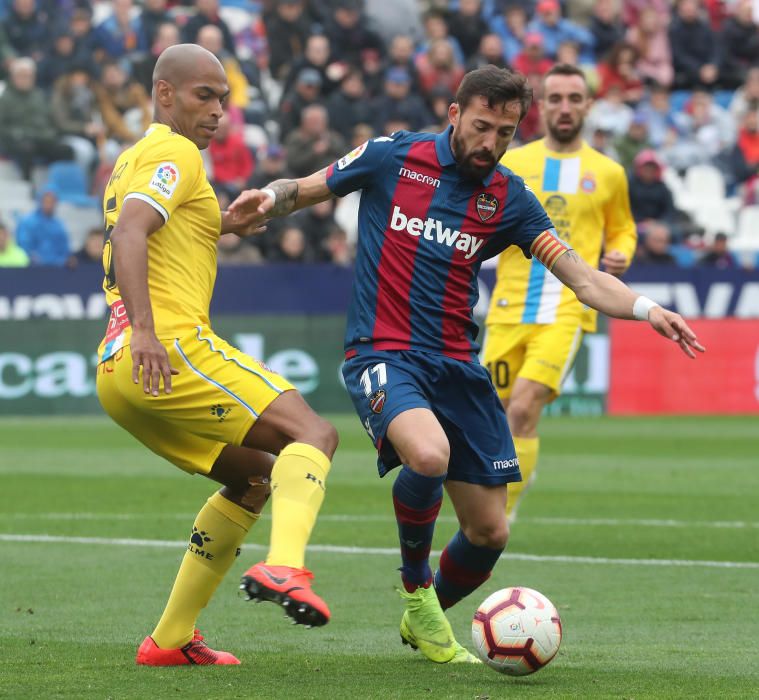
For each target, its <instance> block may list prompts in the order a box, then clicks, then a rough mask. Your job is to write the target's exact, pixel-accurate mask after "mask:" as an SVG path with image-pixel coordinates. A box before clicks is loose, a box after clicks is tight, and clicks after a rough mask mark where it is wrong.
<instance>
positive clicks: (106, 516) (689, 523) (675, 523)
mask: <svg viewBox="0 0 759 700" xmlns="http://www.w3.org/2000/svg"><path fill="white" fill-rule="evenodd" d="M194 517H195V514H194V513H160V514H154V513H150V514H145V513H0V519H7V520H16V519H18V520H21V519H24V520H62V521H63V520H102V521H108V520H146V519H151V518H152V519H163V520H191V519H192V518H194ZM262 517H263V518H264V519H266V518H269V517H270V515H269V514H268V513H264V515H263V516H262ZM319 520H320V521H323V522H353V523H390V522H393V523H394V522H395V517H394V516H392V515H382V514H377V515H362V514H350V513H342V514H341V513H322V514H321V515H319ZM438 521H440V522H444V523H446V522H447V523H452V522H455V521H456V518H455V516H452V515H441V516H440V517H439V518H438ZM519 522H520V523H529V524H533V525H570V526H589V527H597V526H610V527H673V528H678V527H679V528H693V527H701V528H716V529H729V530H741V529H753V528H759V522H754V521H744V520H669V519H660V520H658V519H653V518H649V519H645V518H549V517H546V518H541V517H532V518H530V517H520V518H519Z"/></svg>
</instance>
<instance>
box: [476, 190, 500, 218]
mask: <svg viewBox="0 0 759 700" xmlns="http://www.w3.org/2000/svg"><path fill="white" fill-rule="evenodd" d="M497 211H498V200H497V199H496V198H495V196H494V195H492V194H490V193H489V192H481V193H480V194H478V195H477V213H478V214H479V215H480V219H482V220H483V221H487V220H488V219H492V218H493V216H494V214H495V213H496V212H497Z"/></svg>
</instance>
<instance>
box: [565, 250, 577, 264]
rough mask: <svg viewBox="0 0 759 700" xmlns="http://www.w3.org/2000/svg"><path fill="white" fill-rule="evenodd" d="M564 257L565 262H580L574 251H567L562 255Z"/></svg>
mask: <svg viewBox="0 0 759 700" xmlns="http://www.w3.org/2000/svg"><path fill="white" fill-rule="evenodd" d="M564 257H565V258H566V259H567V260H571V261H572V262H573V263H575V264H577V263H578V262H580V258H579V257H578V255H577V253H575V252H574V250H568V251H567V252H566V253H564Z"/></svg>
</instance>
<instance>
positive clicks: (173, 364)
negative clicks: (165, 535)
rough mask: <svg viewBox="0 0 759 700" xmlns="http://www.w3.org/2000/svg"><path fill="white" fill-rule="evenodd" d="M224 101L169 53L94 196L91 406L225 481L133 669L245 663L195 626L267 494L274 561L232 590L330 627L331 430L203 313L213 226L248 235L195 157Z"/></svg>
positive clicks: (215, 234) (198, 52)
mask: <svg viewBox="0 0 759 700" xmlns="http://www.w3.org/2000/svg"><path fill="white" fill-rule="evenodd" d="M228 94H229V86H228V84H227V80H226V76H225V74H224V70H223V68H222V66H221V64H220V63H219V61H218V60H217V59H216V58H215V57H214V56H213V54H211V53H209V52H208V51H206V50H205V49H202V48H201V47H199V46H196V45H192V44H181V45H178V46H173V47H171V48H169V49H166V51H165V52H164V53H162V54H161V56H160V58H159V59H158V62H157V64H156V67H155V71H154V74H153V101H154V123H153V124H152V125H151V127H150V129H149V130H148V132H147V133H146V135H145V137H144V138H143V139H141V140H140V141H139V142H137V143H136V144H135V145H134V146H133V147H132V148H130V149H128V150H127V151H125V152H124V153H123V154H122V155H121V156H120V157H119V159H118V161H117V162H116V165H115V167H114V171H113V174H112V176H111V179H110V181H109V182H108V185H107V187H106V191H105V196H104V208H105V218H106V243H105V247H104V251H103V264H104V268H105V280H104V283H103V287H104V289H105V293H106V298H107V301H108V305H109V306H110V309H111V314H110V319H109V323H108V327H107V331H106V336H105V338H104V340H103V342H102V343H101V345H100V348H99V350H98V352H99V359H100V364H99V365H98V371H97V391H98V397H99V399H100V402H101V404H102V405H103V408H104V409H105V410H106V412H107V413H108V414H109V415H110V416H111V417H112V418H113V419H114V420H115V421H116V422H117V423H118V424H119V425H121V426H122V427H123V428H125V429H126V430H128V431H129V432H130V433H132V434H133V435H134V436H135V437H136V438H137V439H138V440H140V441H141V442H142V443H144V444H145V445H146V446H147V447H149V448H150V449H151V450H153V451H154V452H155V453H157V454H158V455H160V456H162V457H164V458H165V459H167V460H169V461H170V462H172V463H173V464H175V465H177V466H178V467H180V468H181V469H183V470H185V471H187V472H189V473H191V474H202V475H204V476H206V477H208V478H210V479H212V480H213V481H216V482H218V483H220V484H221V485H222V488H221V489H220V490H219V491H218V492H216V493H215V494H213V495H212V496H211V497H210V498H209V499H208V501H207V502H206V504H205V505H204V506H203V508H202V509H201V511H200V512H199V513H198V515H197V517H196V519H195V522H194V525H193V527H192V532H191V533H190V541H189V545H188V548H187V552H186V553H185V555H184V558H183V560H182V564H181V566H180V569H179V573H178V575H177V578H176V581H175V583H174V588H173V590H172V592H171V595H170V597H169V601H168V604H167V606H166V609H165V611H164V613H163V615H162V617H161V619H160V621H159V622H158V625H157V626H156V628H155V630H154V631H153V633H152V634H151V635H150V636H148V637H146V638H145V640H144V641H143V643H142V645H141V646H140V648H139V650H138V653H137V663H138V664H145V665H151V666H175V665H186V664H202V665H210V664H219V665H228V664H237V663H239V661H238V660H237V659H236V658H235V657H234V656H233V655H232V654H229V653H227V652H221V651H214V650H213V649H210V648H209V647H208V646H207V645H206V643H205V642H204V641H203V637H202V635H200V633H199V632H198V631H197V629H196V628H195V622H196V619H197V617H198V615H199V613H200V611H201V610H202V609H203V608H204V607H205V606H206V604H207V603H208V601H209V600H210V598H211V596H212V594H213V592H214V591H215V589H216V587H217V586H218V584H219V583H220V581H221V580H222V578H223V576H224V575H225V574H226V572H227V571H228V570H229V568H230V567H231V566H232V564H233V563H234V561H235V559H236V556H237V555H238V554H239V551H240V550H239V548H240V545H241V544H242V541H243V539H244V537H245V535H246V534H247V532H248V530H249V528H250V527H251V526H252V525H253V524H254V523H255V522H256V520H257V519H258V518H259V515H260V512H261V508H262V507H263V505H264V503H265V502H266V500H267V498H268V496H269V493H270V490H271V494H272V497H271V500H272V530H271V543H270V549H269V554H268V556H267V558H266V561H265V562H261V563H259V564H256V565H255V566H253V567H251V568H250V569H249V570H248V571H247V572H246V574H245V576H244V577H243V585H242V586H241V587H244V588H245V589H246V590H247V592H248V594H249V596H250V597H253V598H259V599H263V600H272V601H274V602H277V603H279V604H281V605H282V606H283V607H284V608H285V610H286V612H287V613H288V614H289V615H290V616H291V617H292V618H293V619H294V621H295V622H297V623H301V624H307V625H323V624H325V623H326V622H327V621H328V620H329V609H328V608H327V606H326V604H325V603H324V601H323V600H321V598H319V596H317V595H316V594H315V593H314V592H313V591H312V590H311V586H310V580H311V578H312V575H311V573H310V572H309V571H307V570H306V569H305V568H304V553H305V548H306V544H307V541H308V538H309V536H310V533H311V529H312V527H313V524H314V521H315V518H316V515H317V513H318V511H319V507H320V506H321V503H322V500H323V497H324V484H325V481H326V476H327V472H328V471H329V467H330V460H331V458H332V455H333V453H334V451H335V448H336V447H337V433H336V431H335V429H334V428H333V427H332V426H331V425H330V424H329V423H328V422H327V421H325V420H323V419H322V418H319V417H318V416H317V415H316V414H315V413H314V412H313V411H312V410H311V409H310V408H309V406H308V405H307V404H306V402H305V401H304V400H303V398H302V397H301V396H300V395H299V394H298V393H297V392H296V391H295V390H294V389H293V387H292V386H291V385H290V384H289V383H288V382H287V381H286V380H284V379H283V378H282V377H280V376H278V375H277V374H275V373H273V372H271V371H270V370H268V369H267V368H266V367H265V366H264V365H263V364H261V363H260V362H258V361H256V360H254V359H253V358H251V357H248V356H247V355H245V354H244V353H242V352H240V351H239V350H237V349H236V348H234V347H232V346H230V345H229V344H227V343H226V342H225V341H224V340H222V339H221V338H219V337H218V336H217V335H215V334H214V332H213V330H212V328H211V325H210V321H209V317H208V309H209V305H210V300H211V295H212V292H213V286H214V281H215V278H216V243H217V240H218V238H219V234H220V233H223V232H227V231H236V232H238V233H241V234H246V233H252V232H254V231H255V230H256V229H255V227H254V226H250V225H246V222H245V219H244V217H242V216H240V215H238V216H234V215H231V214H228V213H226V212H221V211H220V210H219V204H218V201H217V199H216V196H215V195H214V192H213V190H212V189H211V186H210V185H209V183H208V179H207V176H206V173H205V170H204V168H203V163H202V160H201V156H200V150H199V149H203V148H206V147H207V146H208V143H209V141H210V140H211V138H212V136H213V134H214V132H215V131H216V129H217V127H218V123H219V119H220V118H221V116H222V113H223V105H224V102H225V100H226V99H227V96H228ZM275 455H276V457H275ZM269 482H270V483H271V487H270V486H269Z"/></svg>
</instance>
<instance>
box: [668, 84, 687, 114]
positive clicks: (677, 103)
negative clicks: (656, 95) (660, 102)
mask: <svg viewBox="0 0 759 700" xmlns="http://www.w3.org/2000/svg"><path fill="white" fill-rule="evenodd" d="M690 96H691V92H690V90H673V91H672V93H671V94H670V96H669V113H670V114H677V113H678V112H682V111H683V110H684V109H685V105H686V104H687V103H688V100H689V99H690Z"/></svg>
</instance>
